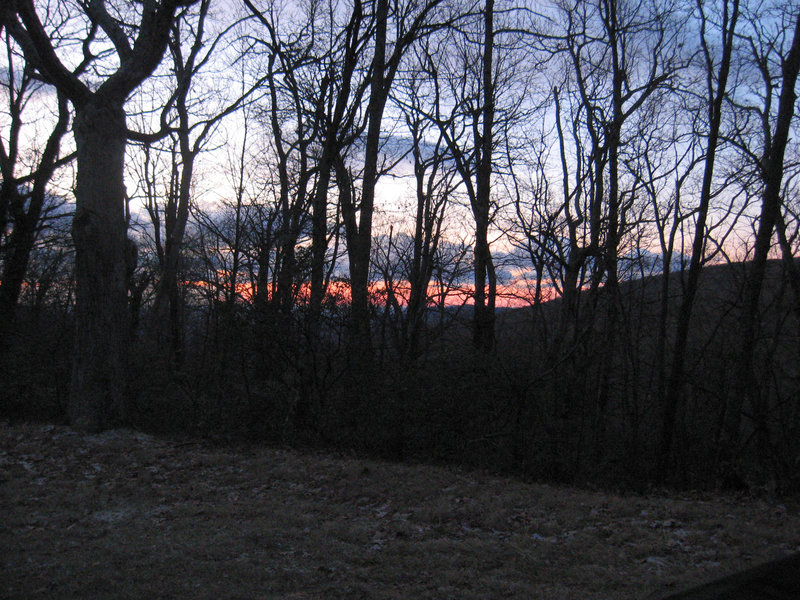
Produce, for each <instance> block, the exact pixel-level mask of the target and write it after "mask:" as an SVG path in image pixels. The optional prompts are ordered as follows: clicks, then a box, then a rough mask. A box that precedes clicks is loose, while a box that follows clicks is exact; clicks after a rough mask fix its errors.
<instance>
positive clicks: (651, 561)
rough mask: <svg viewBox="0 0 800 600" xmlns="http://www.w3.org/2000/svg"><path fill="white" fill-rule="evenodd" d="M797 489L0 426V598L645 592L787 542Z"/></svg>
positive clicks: (793, 539)
mask: <svg viewBox="0 0 800 600" xmlns="http://www.w3.org/2000/svg"><path fill="white" fill-rule="evenodd" d="M799 544H800V512H799V511H798V504H797V503H796V502H795V501H792V502H788V501H784V502H783V503H781V502H780V501H776V500H772V501H767V500H763V499H757V498H753V497H749V496H741V497H731V496H695V497H690V496H685V497H676V496H666V495H663V496H658V495H653V496H617V495H613V494H609V493H602V492H594V491H585V490H578V489H570V488H564V487H555V486H547V485H533V484H526V483H522V482H519V481H515V480H513V479H503V478H498V477H493V476H490V475H487V474H483V473H474V472H461V471H458V470H453V469H446V468H439V467H429V466H408V465H396V464H389V463H380V462H372V461H366V460H356V459H340V458H332V457H325V456H315V455H308V454H302V453H296V452H288V451H282V450H275V449H263V448H248V449H220V448H214V447H211V446H207V445H203V444H200V443H193V442H192V443H185V442H184V443H179V442H176V441H169V440H162V439H158V438H153V437H150V436H146V435H142V434H138V433H134V432H131V431H124V430H123V431H113V432H108V433H105V434H101V435H95V436H92V435H82V434H78V433H75V432H73V431H71V430H70V429H67V428H63V427H55V426H48V425H14V426H9V425H8V424H0V597H3V598H9V599H12V598H92V599H93V598H136V599H137V600H139V599H142V598H215V599H216V598H231V599H233V598H294V599H300V598H303V599H311V598H348V599H350V598H532V599H533V598H552V599H559V600H568V599H576V600H578V599H580V600H587V599H614V600H616V599H626V598H637V599H640V598H658V597H660V596H662V595H664V594H666V593H668V592H672V591H675V590H676V589H679V588H682V587H684V586H685V585H687V584H691V583H696V582H699V581H702V580H705V579H709V578H713V577H716V576H719V575H722V574H725V573H728V572H730V571H733V570H736V569H738V568H742V567H745V566H749V565H752V564H756V563H758V562H761V561H763V560H767V559H772V558H776V557H778V556H782V555H784V554H786V553H789V552H793V551H796V550H797V549H798V545H799Z"/></svg>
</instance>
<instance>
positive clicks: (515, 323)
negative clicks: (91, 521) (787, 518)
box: [0, 0, 800, 493]
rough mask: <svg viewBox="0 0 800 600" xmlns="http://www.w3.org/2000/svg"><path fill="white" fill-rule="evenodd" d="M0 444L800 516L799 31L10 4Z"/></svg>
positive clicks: (665, 12) (3, 26)
mask: <svg viewBox="0 0 800 600" xmlns="http://www.w3.org/2000/svg"><path fill="white" fill-rule="evenodd" d="M0 37H2V41H3V44H2V49H0V60H2V68H1V70H0V84H1V85H0V90H1V91H0V103H2V108H0V176H1V177H2V183H1V184H0V377H1V381H2V389H1V390H0V418H2V419H4V420H8V421H11V422H18V421H31V420H33V421H45V422H53V423H67V424H69V425H70V426H72V427H74V428H75V429H77V430H81V431H84V432H91V433H96V432H102V431H106V430H109V429H114V428H118V427H121V426H126V427H134V428H136V429H139V430H142V431H146V432H150V433H164V434H188V435H193V436H201V437H208V438H210V439H215V440H227V441H230V440H248V441H254V442H258V443H265V444H271V445H276V446H283V445H288V446H296V447H304V448H305V447H310V448H317V449H336V450H341V451H346V452H355V453H357V454H359V455H364V456H371V457H380V458H388V459H391V460H398V461H422V462H431V463H438V464H458V465H462V466H467V467H478V468H481V469H487V470H489V471H491V472H498V473H509V474H514V475H519V476H521V477H523V478H525V479H530V480H534V481H547V482H563V483H569V484H576V485H587V484H591V485H602V486H621V487H623V488H628V489H646V488H647V487H648V486H652V485H669V486H675V487H679V488H693V489H716V490H718V489H727V490H731V489H734V490H742V489H750V490H753V489H761V490H768V491H769V492H770V493H774V492H776V491H778V492H786V493H789V492H796V491H797V490H798V489H800V468H799V467H800V464H798V463H799V461H800V260H798V256H800V195H799V194H798V191H799V190H798V184H799V183H800V181H798V179H799V177H798V176H800V145H798V133H800V122H799V121H798V116H797V115H796V111H795V107H796V103H797V96H796V88H797V77H798V71H800V3H798V2H797V0H789V1H787V0H669V1H666V2H665V1H664V0H541V1H539V2H528V1H526V0H138V1H136V2H124V1H122V0H8V1H5V2H3V3H2V6H0Z"/></svg>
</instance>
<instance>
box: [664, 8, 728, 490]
mask: <svg viewBox="0 0 800 600" xmlns="http://www.w3.org/2000/svg"><path fill="white" fill-rule="evenodd" d="M698 11H699V18H700V42H701V47H702V55H703V61H704V67H705V74H706V90H705V92H706V98H705V100H706V111H707V118H708V130H707V133H706V135H707V142H706V149H705V161H704V171H703V183H702V188H701V191H700V197H699V200H698V207H697V217H696V218H695V225H694V227H695V230H694V240H693V242H692V257H691V261H690V265H689V273H688V279H687V283H686V287H685V289H684V292H683V298H682V301H681V307H680V310H679V313H678V326H677V331H676V334H675V343H674V347H673V353H672V367H671V369H670V374H669V378H668V380H667V387H666V396H665V398H664V404H663V420H662V430H661V441H660V447H659V451H658V465H657V471H656V477H657V478H658V479H661V480H663V479H664V478H665V477H666V476H667V472H668V470H669V464H670V457H671V453H672V446H673V439H674V434H675V419H676V416H677V415H678V411H679V409H680V406H681V401H682V384H683V372H684V363H685V361H686V346H687V341H688V337H689V325H690V322H691V318H692V311H693V308H694V301H695V296H696V294H697V288H698V282H699V278H700V271H701V269H702V265H703V257H704V255H705V246H706V233H707V232H706V221H707V218H708V212H709V207H710V205H711V198H712V184H713V181H714V168H715V159H716V154H717V148H718V145H719V141H720V127H721V123H722V111H723V108H724V102H725V98H726V95H727V93H728V89H727V85H728V75H729V73H730V69H731V60H732V56H733V48H734V39H735V35H736V26H737V21H738V19H739V0H731V1H730V2H729V1H728V0H725V2H723V6H722V14H721V15H720V17H721V18H720V21H719V25H718V26H719V35H720V37H721V55H720V56H719V57H715V56H714V54H713V50H712V47H713V46H712V44H711V43H710V41H709V39H708V30H707V28H708V26H709V18H708V15H707V14H706V11H705V8H704V7H703V5H702V4H698Z"/></svg>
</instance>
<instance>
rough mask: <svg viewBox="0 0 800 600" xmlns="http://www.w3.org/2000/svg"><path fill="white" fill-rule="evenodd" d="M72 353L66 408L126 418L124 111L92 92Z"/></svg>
mask: <svg viewBox="0 0 800 600" xmlns="http://www.w3.org/2000/svg"><path fill="white" fill-rule="evenodd" d="M74 134H75V142H76V146H77V158H78V175H77V186H76V188H75V198H76V210H75V219H74V222H73V226H72V236H73V240H74V242H75V284H76V289H75V300H76V301H75V350H74V352H75V354H74V357H73V368H72V382H71V389H70V399H69V407H68V414H69V418H70V421H71V422H72V424H73V425H74V426H75V427H78V428H80V429H84V430H90V431H98V430H102V429H105V428H109V427H112V426H114V425H118V424H120V423H123V422H124V421H125V420H126V417H127V412H128V406H127V397H126V393H127V389H126V387H127V385H126V384H127V364H126V361H127V355H128V344H129V336H130V327H129V325H130V323H129V313H128V310H127V271H128V265H127V256H126V255H127V251H126V246H127V234H126V222H125V189H124V184H123V165H124V158H125V143H126V129H125V113H124V111H123V109H122V107H121V106H120V105H117V104H116V103H111V102H104V101H103V100H102V99H101V98H97V97H95V98H94V99H92V100H91V101H90V102H88V103H87V104H85V105H84V106H81V107H80V108H79V109H78V110H77V111H76V116H75V125H74Z"/></svg>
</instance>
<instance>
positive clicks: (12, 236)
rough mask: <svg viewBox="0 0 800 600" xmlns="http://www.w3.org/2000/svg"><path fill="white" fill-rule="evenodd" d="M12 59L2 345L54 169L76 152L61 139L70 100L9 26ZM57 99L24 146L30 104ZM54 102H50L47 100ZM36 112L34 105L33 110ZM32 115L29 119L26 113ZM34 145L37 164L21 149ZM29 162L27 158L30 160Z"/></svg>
mask: <svg viewBox="0 0 800 600" xmlns="http://www.w3.org/2000/svg"><path fill="white" fill-rule="evenodd" d="M2 33H3V34H5V35H4V41H5V57H6V59H7V65H6V76H7V80H6V81H3V82H2V87H3V88H4V90H3V91H4V95H5V96H6V100H7V104H6V105H5V107H4V108H5V111H4V112H5V113H6V116H7V119H8V129H7V131H6V134H5V135H4V136H3V139H0V174H2V183H0V235H2V236H3V239H2V241H1V242H0V256H1V257H2V271H0V348H4V347H6V341H5V336H6V333H7V332H8V331H9V329H10V328H11V327H13V323H14V318H15V313H16V307H17V302H18V300H19V297H20V292H21V290H22V284H23V282H24V280H25V277H26V273H27V269H28V262H29V260H30V256H31V252H32V251H33V248H34V244H35V242H36V238H37V235H38V233H39V231H40V229H41V227H42V219H43V217H45V212H46V204H47V198H48V186H49V185H50V182H51V178H52V177H53V174H54V172H55V170H56V169H57V168H58V167H59V166H60V165H63V164H64V163H66V162H67V161H69V160H70V159H71V158H72V157H73V155H71V154H68V155H64V153H63V150H62V139H63V137H64V136H65V135H66V133H67V131H68V129H69V125H70V117H71V114H70V110H69V103H68V102H67V99H66V97H65V96H64V95H63V94H61V93H58V92H56V93H54V94H51V89H52V88H50V87H49V86H47V85H46V84H43V83H41V82H39V81H37V79H36V77H35V69H34V68H33V66H32V65H31V64H29V63H27V62H25V61H24V59H22V57H20V56H19V48H18V47H17V46H16V44H15V43H14V41H13V38H12V37H11V35H10V34H9V33H8V31H7V30H4V31H2ZM45 98H46V99H48V100H50V99H52V100H54V101H55V105H56V106H55V107H53V108H54V109H55V117H54V119H52V123H51V129H50V131H49V133H48V134H47V135H46V137H45V140H46V141H45V143H44V146H43V147H42V148H41V149H38V151H32V149H28V148H25V147H24V140H23V139H22V136H23V132H24V129H25V121H26V120H29V121H33V120H34V117H33V115H30V116H29V115H28V114H27V113H25V108H26V107H29V106H30V105H31V104H33V103H36V102H41V101H42V100H44V99H45ZM48 104H49V102H48ZM28 112H29V113H30V112H31V111H30V110H29V111H28ZM26 117H28V119H26ZM27 151H31V154H34V156H33V164H32V165H31V166H30V167H28V168H27V169H26V170H27V172H20V171H23V169H25V163H24V162H23V161H22V160H21V156H20V155H21V153H25V152H27ZM25 162H27V161H25Z"/></svg>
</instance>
